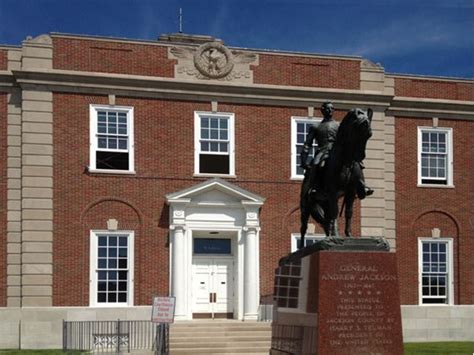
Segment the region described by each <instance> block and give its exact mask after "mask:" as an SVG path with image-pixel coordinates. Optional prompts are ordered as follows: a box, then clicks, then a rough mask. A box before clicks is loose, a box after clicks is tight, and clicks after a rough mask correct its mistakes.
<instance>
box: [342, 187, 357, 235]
mask: <svg viewBox="0 0 474 355" xmlns="http://www.w3.org/2000/svg"><path fill="white" fill-rule="evenodd" d="M354 200H355V195H354V194H347V195H346V196H344V205H345V212H344V216H345V217H346V225H345V227H344V234H345V235H346V237H352V231H351V229H352V214H353V212H354V210H353V207H354Z"/></svg>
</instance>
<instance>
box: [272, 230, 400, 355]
mask: <svg viewBox="0 0 474 355" xmlns="http://www.w3.org/2000/svg"><path fill="white" fill-rule="evenodd" d="M364 240H365V241H364ZM367 240H369V244H371V243H370V240H371V239H369V238H367V239H366V238H364V239H363V240H361V243H362V244H360V245H362V246H363V247H362V248H358V247H357V239H352V240H350V241H349V242H348V244H351V246H350V247H349V245H348V244H347V245H345V246H344V245H342V244H338V245H337V246H336V247H335V248H333V249H329V250H316V251H314V250H313V252H311V250H309V251H308V250H305V249H308V248H305V249H302V250H300V251H298V252H296V253H294V254H298V253H299V256H300V257H298V256H295V255H294V254H290V255H289V256H288V257H287V258H283V259H282V260H281V261H280V267H279V268H278V269H277V274H278V273H279V274H280V276H277V277H276V285H275V292H276V294H275V297H276V303H277V305H276V306H275V310H274V324H273V333H272V351H271V353H272V354H283V353H284V352H285V351H287V352H288V351H289V352H291V353H295V354H331V355H334V354H341V355H343V354H344V355H346V354H364V355H365V354H403V340H402V326H401V316H400V297H399V290H398V278H397V261H396V254H395V253H390V252H388V251H380V250H377V248H374V249H375V250H373V251H370V250H367V245H369V244H367ZM372 240H373V239H372ZM364 243H365V244H364ZM372 244H374V243H372ZM374 245H375V244H374ZM310 248H311V247H310ZM313 249H317V247H316V248H313ZM347 249H349V250H347ZM351 249H352V250H351ZM358 249H359V250H358ZM368 249H370V247H369V248H368ZM298 264H299V265H300V277H301V280H300V282H299V286H298V296H297V297H298V305H297V307H296V308H290V307H288V303H287V304H284V303H283V301H282V300H283V298H284V297H283V298H282V296H283V291H281V289H282V288H281V287H280V282H281V281H282V279H281V277H282V276H281V274H282V272H283V268H285V267H287V268H288V267H289V268H290V273H292V272H293V273H295V272H294V271H291V270H293V269H295V268H296V266H295V265H298ZM279 278H280V279H279ZM283 283H285V281H283ZM290 293H291V291H289V293H288V294H290ZM293 295H295V293H294V291H293ZM282 306H284V307H282ZM292 306H295V304H294V303H293V305H292ZM284 339H286V344H285V340H284Z"/></svg>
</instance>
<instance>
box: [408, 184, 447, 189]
mask: <svg viewBox="0 0 474 355" xmlns="http://www.w3.org/2000/svg"><path fill="white" fill-rule="evenodd" d="M416 186H417V187H422V188H430V189H433V188H435V189H436V188H438V189H454V187H455V186H454V185H437V184H417V185H416Z"/></svg>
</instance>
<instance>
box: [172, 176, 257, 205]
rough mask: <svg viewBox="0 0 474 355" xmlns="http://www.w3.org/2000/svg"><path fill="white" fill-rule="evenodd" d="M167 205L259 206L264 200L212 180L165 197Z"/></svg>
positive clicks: (223, 182)
mask: <svg viewBox="0 0 474 355" xmlns="http://www.w3.org/2000/svg"><path fill="white" fill-rule="evenodd" d="M166 201H167V202H168V204H170V205H173V204H174V203H178V204H179V203H180V202H181V203H185V204H186V205H215V206H218V205H225V206H228V207H231V206H232V205H239V206H242V204H244V205H253V206H261V205H262V204H263V203H264V202H265V199H264V198H263V197H261V196H258V195H256V194H254V193H252V192H250V191H247V190H245V189H242V188H241V187H239V186H237V185H234V184H232V183H230V182H227V181H225V180H223V179H219V178H214V179H210V180H207V181H204V182H202V183H200V184H197V185H194V186H191V187H189V188H187V189H184V190H181V191H177V192H174V193H171V194H168V195H166Z"/></svg>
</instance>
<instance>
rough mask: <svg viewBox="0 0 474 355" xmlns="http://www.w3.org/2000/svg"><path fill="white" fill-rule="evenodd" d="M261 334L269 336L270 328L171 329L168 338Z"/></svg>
mask: <svg viewBox="0 0 474 355" xmlns="http://www.w3.org/2000/svg"><path fill="white" fill-rule="evenodd" d="M249 334H252V335H261V336H271V334H272V332H271V330H264V331H245V330H239V331H236V330H218V331H215V332H211V331H205V330H201V331H198V330H195V331H192V332H182V333H176V332H173V331H171V332H170V339H174V338H175V337H186V338H189V337H193V338H196V337H209V336H212V337H227V336H245V335H249Z"/></svg>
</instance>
